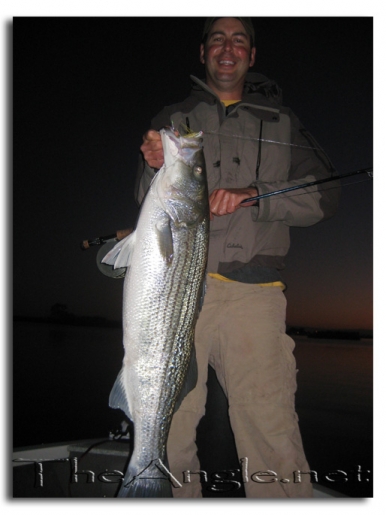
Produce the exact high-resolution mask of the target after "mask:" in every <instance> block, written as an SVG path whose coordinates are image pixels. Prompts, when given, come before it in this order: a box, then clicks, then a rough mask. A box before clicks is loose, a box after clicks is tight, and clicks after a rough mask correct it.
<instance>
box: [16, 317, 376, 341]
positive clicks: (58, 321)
mask: <svg viewBox="0 0 386 515" xmlns="http://www.w3.org/2000/svg"><path fill="white" fill-rule="evenodd" d="M13 321H14V322H33V323H43V324H44V323H45V324H55V325H70V326H86V327H111V328H121V327H122V321H121V320H108V319H106V318H103V317H99V316H77V315H73V314H71V313H68V314H65V315H64V316H60V317H53V316H48V317H31V316H23V315H15V316H14V317H13ZM286 332H287V334H288V335H290V336H292V337H296V336H302V337H305V338H309V339H318V340H350V341H355V340H357V341H360V340H366V339H370V340H372V339H373V331H372V330H368V329H367V330H366V329H363V330H345V329H317V328H310V327H293V326H288V327H287V331H286Z"/></svg>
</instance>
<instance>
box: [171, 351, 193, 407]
mask: <svg viewBox="0 0 386 515" xmlns="http://www.w3.org/2000/svg"><path fill="white" fill-rule="evenodd" d="M197 376H198V370H197V359H196V349H195V347H194V343H193V344H192V352H191V353H190V361H189V365H188V370H187V372H186V377H185V381H184V384H183V386H182V388H181V391H180V393H179V395H178V397H177V400H176V404H175V406H174V413H175V412H176V411H177V410H178V408H179V407H180V406H181V403H182V401H183V400H184V398H185V397H186V396H187V395H188V393H189V392H191V391H192V390H193V388H195V386H196V384H197Z"/></svg>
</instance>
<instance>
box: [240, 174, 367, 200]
mask: <svg viewBox="0 0 386 515" xmlns="http://www.w3.org/2000/svg"><path fill="white" fill-rule="evenodd" d="M361 173H367V175H368V176H369V177H372V176H373V169H372V168H362V169H361V170H356V171H355V172H348V173H344V174H342V175H334V176H332V177H327V178H325V179H319V180H317V181H311V182H306V183H304V184H297V185H296V186H290V187H288V188H283V189H282V190H276V191H271V192H269V193H263V194H262V195H257V196H256V197H250V198H247V199H245V200H243V201H241V202H240V204H246V203H247V202H252V201H256V200H260V199H262V198H267V197H272V196H273V195H279V194H280V193H287V192H288V191H294V190H299V189H301V188H308V187H309V186H316V185H317V184H323V183H325V182H331V181H337V180H339V179H344V178H345V177H352V176H353V175H359V174H361Z"/></svg>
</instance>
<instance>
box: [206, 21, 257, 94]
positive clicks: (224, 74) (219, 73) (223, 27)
mask: <svg viewBox="0 0 386 515" xmlns="http://www.w3.org/2000/svg"><path fill="white" fill-rule="evenodd" d="M255 52H256V49H255V48H252V49H251V44H250V37H249V35H248V34H247V33H246V31H245V29H244V26H243V24H242V23H241V21H240V20H237V19H236V18H220V19H219V20H217V21H215V22H214V23H213V25H212V27H211V29H210V31H209V34H208V38H207V40H206V42H205V45H203V44H202V45H201V47H200V61H201V62H202V63H203V64H205V69H206V76H207V83H208V85H209V86H211V87H214V88H215V89H217V90H220V91H231V90H232V88H233V89H235V88H236V89H237V88H240V85H241V86H242V84H243V83H244V79H245V75H246V73H247V72H248V69H249V68H250V67H251V66H253V64H254V62H255Z"/></svg>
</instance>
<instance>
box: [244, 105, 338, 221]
mask: <svg viewBox="0 0 386 515" xmlns="http://www.w3.org/2000/svg"><path fill="white" fill-rule="evenodd" d="M289 114H290V119H291V166H290V169H289V173H288V180H285V181H275V182H261V181H256V182H254V183H253V186H256V187H257V188H258V190H259V195H262V194H264V193H270V192H274V191H277V190H282V189H285V188H289V187H291V186H295V185H298V184H305V183H307V182H313V181H316V180H319V179H324V178H327V177H331V176H334V175H336V170H335V169H334V167H333V165H332V164H331V162H330V160H329V158H328V157H327V155H326V154H325V152H324V151H323V150H322V149H321V147H320V146H319V145H318V143H317V142H316V141H315V139H314V138H313V137H312V136H311V134H310V133H309V132H308V131H307V130H306V129H305V128H304V127H303V125H302V124H301V123H300V121H299V120H298V118H297V117H296V116H295V115H294V114H293V113H292V112H291V111H290V112H289ZM339 198H340V184H339V181H338V180H336V181H334V182H332V183H325V184H320V185H316V186H311V187H308V188H304V189H303V188H302V189H298V190H294V191H292V192H287V193H282V194H278V195H273V196H271V197H267V198H264V199H260V201H259V207H258V208H257V209H256V208H255V209H253V208H252V209H253V212H252V217H253V219H254V220H255V221H257V222H276V221H281V222H283V223H284V224H286V225H288V226H296V227H307V226H310V225H314V224H316V223H318V222H320V221H322V220H325V219H328V218H330V217H331V216H332V215H333V214H334V213H335V212H336V210H337V208H338V203H339Z"/></svg>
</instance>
